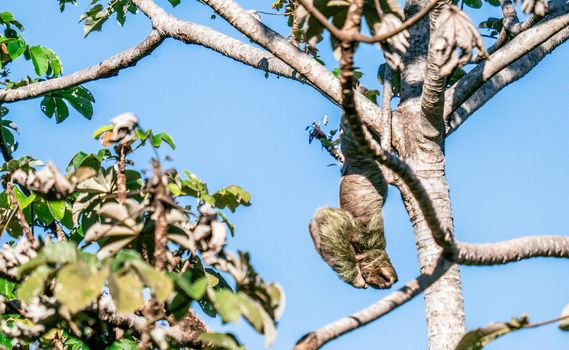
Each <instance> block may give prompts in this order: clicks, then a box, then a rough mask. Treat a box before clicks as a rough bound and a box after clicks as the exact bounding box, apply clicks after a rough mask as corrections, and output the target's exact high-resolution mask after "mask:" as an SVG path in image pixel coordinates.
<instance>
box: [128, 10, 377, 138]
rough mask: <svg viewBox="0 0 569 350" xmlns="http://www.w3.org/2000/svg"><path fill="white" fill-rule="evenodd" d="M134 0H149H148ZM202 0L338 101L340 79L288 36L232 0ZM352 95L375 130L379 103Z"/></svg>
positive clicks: (330, 97) (366, 121) (321, 90)
mask: <svg viewBox="0 0 569 350" xmlns="http://www.w3.org/2000/svg"><path fill="white" fill-rule="evenodd" d="M135 1H136V2H151V1H150V0H135ZM204 3H206V4H207V5H209V6H210V7H212V8H213V9H214V10H215V11H216V12H217V13H218V14H219V15H220V16H221V17H223V18H225V19H226V20H227V21H228V22H229V23H231V25H233V26H234V27H235V28H236V29H238V30H239V31H240V32H242V33H243V34H244V35H246V36H247V37H249V38H250V39H251V40H253V41H254V42H256V43H257V44H259V45H260V46H262V47H264V48H265V49H267V50H268V51H269V52H271V53H272V54H273V55H275V56H276V57H278V58H280V59H281V60H282V61H284V62H286V63H287V64H288V65H290V66H291V67H292V68H294V69H295V70H296V71H297V72H298V73H300V74H301V75H302V76H303V77H305V78H306V80H308V81H309V82H310V84H311V85H313V86H314V87H315V88H316V89H317V90H318V91H320V92H321V93H322V94H323V95H324V96H326V97H327V98H329V99H330V100H332V101H334V103H336V104H338V105H339V104H341V92H340V82H339V81H338V79H337V78H336V77H334V76H333V75H332V74H331V73H330V71H328V70H327V69H326V67H324V66H323V65H321V64H320V63H319V62H318V61H316V60H315V59H313V58H312V57H310V56H309V55H308V54H306V53H304V52H302V51H300V50H299V49H298V48H297V47H296V46H294V45H293V44H292V43H291V42H290V41H289V40H287V39H286V38H284V37H282V36H281V35H279V34H278V33H276V32H275V31H274V30H272V29H271V28H269V27H267V26H266V25H264V24H263V23H261V22H259V21H257V20H256V19H255V18H253V17H252V16H251V15H250V14H249V13H247V11H245V10H244V9H243V8H241V7H240V6H239V5H238V4H237V3H236V2H234V1H232V0H204ZM355 99H356V105H357V106H358V110H359V111H360V112H361V113H362V118H363V120H364V122H365V123H366V125H368V126H370V127H372V128H374V131H376V132H377V131H378V130H377V128H375V127H374V126H375V125H379V121H380V119H381V110H380V108H379V106H377V105H376V104H375V103H373V102H371V101H370V100H369V99H368V98H366V97H365V96H363V95H361V94H359V93H356V98H355Z"/></svg>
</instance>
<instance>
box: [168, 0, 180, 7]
mask: <svg viewBox="0 0 569 350" xmlns="http://www.w3.org/2000/svg"><path fill="white" fill-rule="evenodd" d="M168 2H169V3H170V4H172V7H176V6H178V5H180V2H181V0H168Z"/></svg>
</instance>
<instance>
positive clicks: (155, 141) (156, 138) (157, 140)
mask: <svg viewBox="0 0 569 350" xmlns="http://www.w3.org/2000/svg"><path fill="white" fill-rule="evenodd" d="M162 141H164V142H166V143H167V144H168V145H169V146H170V147H171V148H172V149H176V145H175V144H174V140H173V139H172V137H171V136H170V135H168V134H167V133H165V132H161V133H159V134H156V135H153V136H152V140H151V142H152V146H154V147H156V148H158V147H160V145H161V144H162Z"/></svg>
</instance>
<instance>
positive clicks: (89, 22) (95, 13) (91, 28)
mask: <svg viewBox="0 0 569 350" xmlns="http://www.w3.org/2000/svg"><path fill="white" fill-rule="evenodd" d="M110 15H111V13H110V12H109V11H108V10H106V9H104V8H103V5H101V4H97V5H95V6H93V7H92V8H91V9H90V10H89V11H87V12H86V13H84V14H83V15H81V17H80V19H79V21H85V23H84V25H83V36H84V37H87V36H88V35H89V34H91V32H98V31H100V30H101V28H102V27H103V24H104V23H105V22H106V21H107V20H108V19H109V16H110Z"/></svg>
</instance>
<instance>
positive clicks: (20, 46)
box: [6, 38, 27, 60]
mask: <svg viewBox="0 0 569 350" xmlns="http://www.w3.org/2000/svg"><path fill="white" fill-rule="evenodd" d="M6 46H7V47H8V54H9V55H10V58H11V59H12V60H15V59H16V58H18V57H20V55H22V54H23V53H24V51H26V47H27V45H26V42H25V41H24V40H23V39H22V38H18V39H15V40H10V41H9V42H8V44H7V45H6Z"/></svg>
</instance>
